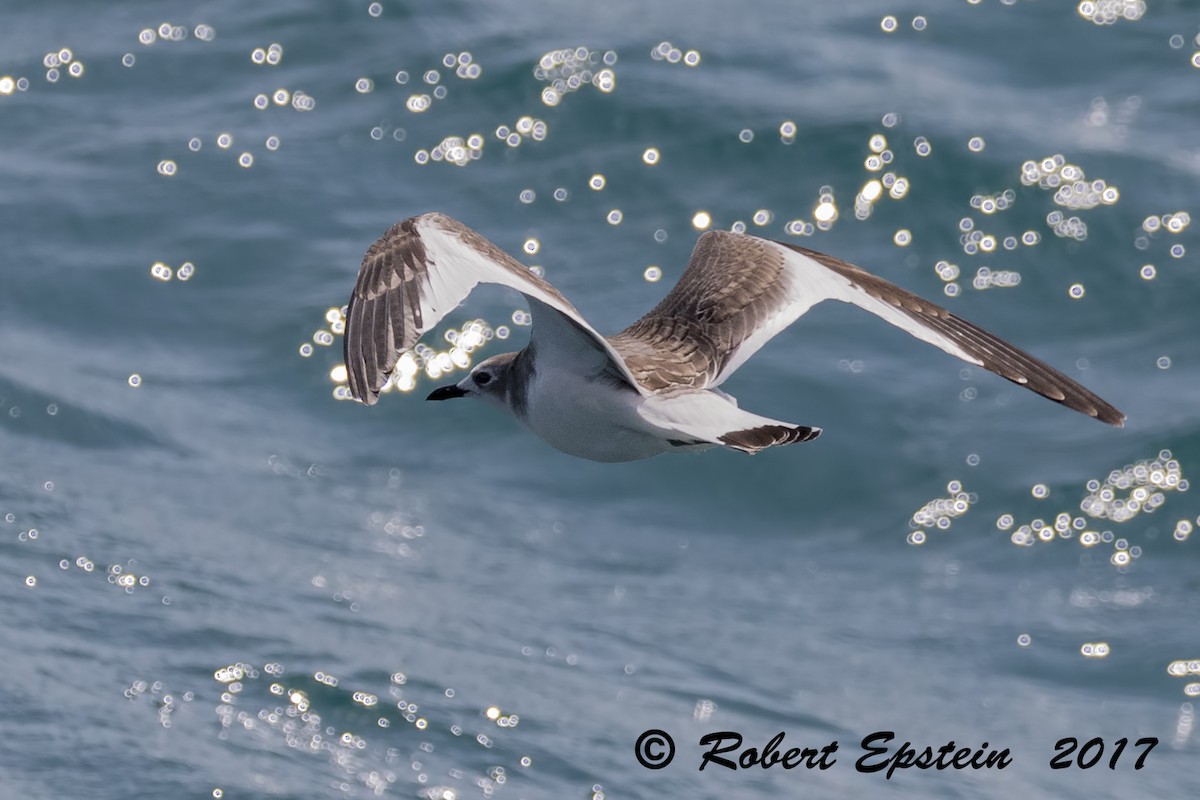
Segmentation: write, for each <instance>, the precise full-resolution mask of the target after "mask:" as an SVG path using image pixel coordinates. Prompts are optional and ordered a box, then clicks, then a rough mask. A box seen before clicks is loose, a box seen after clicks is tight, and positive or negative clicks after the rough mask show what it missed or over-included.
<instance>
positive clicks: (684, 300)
mask: <svg viewBox="0 0 1200 800" xmlns="http://www.w3.org/2000/svg"><path fill="white" fill-rule="evenodd" d="M785 269H786V267H785V265H784V263H783V258H782V257H781V255H780V254H779V252H778V251H777V250H775V249H774V248H772V247H771V246H770V245H769V244H768V243H767V242H765V241H763V240H761V239H755V238H752V237H748V236H735V235H734V234H729V233H724V232H720V231H710V232H708V233H705V234H704V235H703V236H701V237H700V239H699V241H697V242H696V248H695V250H693V251H692V258H691V260H690V261H689V262H688V266H687V269H686V270H684V273H683V275H682V276H681V277H680V279H679V282H678V283H677V284H675V287H674V288H673V289H672V290H671V291H670V293H668V294H667V296H666V297H664V298H663V299H662V301H661V302H660V303H659V304H658V305H656V306H655V307H654V308H652V309H651V310H650V311H649V312H648V313H647V314H646V315H645V316H643V317H642V318H641V319H639V320H638V321H637V322H635V323H633V324H632V325H630V326H629V327H628V328H626V329H625V330H623V331H621V332H620V333H618V334H616V335H615V336H611V337H609V341H610V342H611V343H612V345H613V347H614V348H616V350H617V351H618V352H619V353H620V354H621V355H622V356H623V357H624V358H625V363H626V364H627V365H628V366H629V369H630V370H631V371H632V372H633V374H634V375H635V376H636V377H637V379H638V382H639V383H641V384H642V385H643V386H645V387H646V388H648V389H650V390H651V391H654V392H660V391H664V390H667V389H672V388H680V387H681V386H682V387H686V388H696V389H703V388H705V387H706V386H708V385H709V384H711V383H712V382H713V381H714V379H715V378H716V377H717V375H719V374H720V373H721V370H722V369H723V368H724V366H725V364H726V362H727V361H728V360H729V358H730V356H732V355H733V353H734V351H736V350H737V348H738V346H739V345H741V343H742V342H743V341H745V340H746V338H747V337H748V336H750V335H751V334H752V333H754V331H755V330H756V329H757V328H758V327H759V325H761V324H762V322H763V321H764V320H766V319H767V318H768V317H770V316H771V315H772V314H774V313H775V310H776V309H778V308H779V307H780V306H781V305H783V304H785V303H787V302H788V289H787V284H786V280H785V275H784V270H785Z"/></svg>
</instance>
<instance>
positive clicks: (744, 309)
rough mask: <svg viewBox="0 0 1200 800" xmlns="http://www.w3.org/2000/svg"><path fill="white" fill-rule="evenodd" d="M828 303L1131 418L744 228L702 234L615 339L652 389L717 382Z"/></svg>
mask: <svg viewBox="0 0 1200 800" xmlns="http://www.w3.org/2000/svg"><path fill="white" fill-rule="evenodd" d="M822 300H841V301H843V302H846V303H853V304H854V305H856V306H858V307H859V308H862V309H864V310H866V311H870V312H871V313H872V314H875V315H876V316H878V317H881V318H883V319H884V320H887V321H888V322H890V323H891V324H893V325H895V326H896V327H898V328H900V329H902V330H904V331H907V332H908V333H909V334H911V335H913V336H915V337H916V338H918V339H920V340H922V341H925V342H928V343H929V344H932V345H934V346H935V347H938V348H940V349H942V350H944V351H946V352H947V353H949V354H950V355H953V356H957V357H958V358H961V359H962V360H963V361H966V362H968V363H970V364H975V365H976V366H980V367H984V368H985V369H988V370H991V371H992V372H994V373H996V374H997V375H1000V376H1001V377H1004V378H1007V379H1008V380H1010V381H1013V382H1014V383H1017V384H1020V385H1022V386H1024V387H1026V388H1027V389H1031V390H1033V391H1035V392H1037V393H1038V394H1040V395H1042V396H1044V397H1047V398H1049V399H1051V400H1053V401H1055V402H1057V403H1061V404H1063V405H1065V406H1067V407H1068V408H1072V409H1074V410H1076V411H1079V412H1081V413H1083V414H1087V415H1088V416H1091V417H1096V418H1097V419H1100V420H1102V421H1103V422H1107V423H1109V424H1110V425H1117V426H1120V425H1123V424H1124V421H1125V415H1124V414H1122V413H1121V412H1120V411H1118V410H1117V409H1116V408H1114V407H1113V406H1112V405H1110V404H1109V403H1106V402H1105V401H1104V400H1102V399H1100V398H1099V397H1097V396H1096V395H1095V394H1093V393H1092V392H1090V391H1088V390H1087V389H1085V388H1084V387H1083V386H1080V385H1079V384H1078V383H1076V382H1075V381H1073V380H1071V379H1070V378H1068V377H1067V376H1066V375H1063V374H1062V373H1061V372H1059V371H1058V370H1056V369H1054V368H1053V367H1051V366H1049V365H1048V364H1045V363H1043V362H1042V361H1039V360H1038V359H1036V358H1034V357H1033V356H1031V355H1029V354H1028V353H1026V352H1024V351H1022V350H1020V349H1018V348H1016V347H1014V346H1012V345H1011V344H1009V343H1008V342H1006V341H1004V340H1003V339H1001V338H999V337H998V336H995V335H993V334H991V333H988V332H987V331H985V330H983V329H982V328H980V327H978V326H976V325H973V324H971V323H970V322H967V321H966V320H964V319H961V318H959V317H956V316H955V315H954V314H951V313H950V312H949V311H947V310H946V309H944V308H941V307H940V306H937V305H934V304H933V303H930V302H929V301H927V300H924V299H922V298H920V297H918V296H917V295H915V294H912V293H911V292H908V291H905V290H904V289H901V288H900V287H898V286H896V285H894V284H892V283H889V282H888V281H885V280H884V279H883V278H880V277H877V276H875V275H872V274H871V273H869V272H867V271H866V270H863V269H861V268H859V267H856V266H854V265H853V264H848V263H846V262H845V261H841V260H839V259H836V258H833V257H832V256H827V255H825V254H823V253H818V252H816V251H814V250H809V249H807V248H804V247H799V246H797V245H792V244H784V243H782V242H775V241H771V240H768V239H759V238H757V237H754V236H746V235H742V234H736V233H727V232H723V231H713V232H710V233H706V234H704V235H703V236H702V237H700V241H699V242H698V243H697V244H696V249H695V251H694V252H693V253H692V259H691V261H690V262H689V263H688V267H687V270H686V271H685V272H684V273H683V276H682V277H681V278H680V279H679V283H678V284H676V286H675V288H674V289H672V290H671V292H670V294H668V295H667V296H666V297H665V298H663V300H662V302H661V303H659V304H658V305H657V306H656V307H655V308H654V309H653V310H651V311H650V313H648V314H646V316H644V317H642V318H641V319H639V320H638V321H637V322H635V323H634V324H633V325H631V326H629V327H628V328H626V329H625V330H624V331H622V332H621V333H619V334H617V335H616V336H613V337H611V338H610V341H611V342H612V344H613V346H614V347H616V349H617V350H618V351H619V352H621V353H622V355H623V356H624V357H625V361H626V364H627V365H628V367H629V369H630V371H631V372H633V374H634V376H635V377H636V378H637V379H638V381H640V382H642V383H643V385H645V386H647V387H648V388H650V389H651V390H652V391H666V390H669V389H670V388H671V387H672V386H676V385H678V384H681V383H682V384H683V385H686V386H691V387H694V388H698V389H699V388H712V387H715V386H719V385H720V384H721V383H722V382H723V381H724V380H725V379H726V378H728V377H729V376H730V375H731V374H733V372H734V370H736V369H737V368H738V367H739V366H741V365H742V364H743V363H745V361H746V359H748V358H750V356H752V355H753V354H754V353H755V352H757V351H758V349H759V348H761V347H762V346H763V345H764V344H766V343H767V342H768V341H769V340H770V339H771V338H772V337H774V336H775V335H776V334H777V333H779V332H780V331H782V330H783V329H784V328H786V327H787V326H789V325H791V324H792V323H793V322H795V321H796V320H797V319H798V318H799V317H800V315H802V314H803V313H804V312H805V311H807V310H808V309H810V308H812V307H813V306H814V305H816V304H817V303H819V302H821V301H822Z"/></svg>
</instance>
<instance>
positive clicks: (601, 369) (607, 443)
mask: <svg viewBox="0 0 1200 800" xmlns="http://www.w3.org/2000/svg"><path fill="white" fill-rule="evenodd" d="M480 283H495V284H500V285H501V286H507V287H509V288H510V289H515V290H517V291H518V292H520V293H521V294H523V295H525V297H526V298H527V299H528V300H529V305H530V310H531V312H532V314H533V328H532V332H531V335H530V338H529V344H528V345H527V346H526V347H525V348H524V349H523V350H519V351H517V352H515V353H503V354H501V355H496V356H492V357H491V358H488V359H486V360H485V361H482V362H480V363H479V364H477V365H476V366H475V367H474V368H473V369H472V370H471V372H470V374H468V375H467V377H465V378H463V379H462V380H461V381H459V382H458V383H456V384H453V385H450V386H443V387H441V388H440V389H437V390H435V391H434V392H433V393H432V394H430V395H429V397H428V398H427V399H429V400H449V399H451V398H456V397H475V398H480V399H483V400H487V401H489V402H491V403H492V404H494V405H497V406H499V407H501V408H503V409H506V410H507V411H509V412H510V413H511V414H512V415H513V416H515V417H516V418H517V419H518V420H520V421H521V422H522V423H524V424H525V425H526V426H527V427H528V428H529V429H530V430H531V431H533V432H534V433H535V434H537V435H538V436H540V437H541V438H542V439H544V440H545V441H547V442H548V443H549V444H550V445H552V446H553V447H555V448H557V449H559V450H561V451H563V452H564V453H569V454H571V455H574V456H579V457H581V458H587V459H591V460H594V461H633V460H637V459H642V458H649V457H651V456H655V455H658V454H659V453H665V452H668V451H674V450H679V451H687V450H701V449H707V448H710V447H716V446H724V447H727V448H730V449H733V450H738V451H741V452H743V453H756V452H758V451H759V450H763V449H765V448H767V447H774V446H776V445H784V444H792V443H795V442H808V441H811V440H813V439H815V438H816V437H817V436H818V435H820V433H821V429H820V428H815V427H811V426H807V425H797V424H795V423H791V422H782V421H780V420H774V419H768V418H767V417H762V416H759V415H757V414H752V413H750V412H748V411H743V410H742V409H740V408H738V405H737V400H735V399H734V398H733V397H731V396H730V395H728V394H726V393H725V392H723V391H721V390H720V388H718V387H720V385H721V384H722V383H723V382H724V381H725V380H726V379H727V378H728V377H729V376H730V375H732V374H733V373H734V371H735V370H737V368H738V367H740V366H741V365H742V364H743V363H745V362H746V360H747V359H748V358H750V357H751V356H752V355H754V353H755V352H757V351H758V349H759V348H760V347H762V346H763V345H764V344H766V343H767V341H769V340H770V339H771V338H772V337H773V336H775V335H776V334H777V333H779V332H780V331H782V330H783V329H784V328H786V327H788V326H789V325H791V324H792V323H793V322H795V321H796V319H798V318H799V317H800V315H802V314H803V313H804V312H805V311H808V309H810V308H812V307H813V306H814V305H816V304H817V303H819V302H821V301H822V300H841V301H843V302H847V303H853V304H854V305H856V306H858V307H859V308H861V309H864V310H866V311H869V312H871V313H872V314H874V315H876V316H878V317H880V318H882V319H884V320H886V321H887V322H890V323H891V324H892V325H895V326H896V327H897V328H900V329H901V330H904V331H906V332H908V333H909V334H911V335H913V336H915V337H916V338H918V339H920V340H922V341H925V342H928V343H929V344H932V345H934V346H935V347H938V348H940V349H942V350H944V351H946V352H947V353H949V354H950V355H953V356H957V357H958V358H960V359H962V360H963V361H966V362H967V363H969V364H974V365H976V366H979V367H983V368H985V369H988V370H990V371H992V372H994V373H996V374H997V375H1000V376H1001V377H1003V378H1007V379H1008V380H1010V381H1013V382H1014V383H1017V384H1020V385H1021V386H1024V387H1026V388H1027V389H1031V390H1032V391H1035V392H1037V393H1038V394H1040V395H1042V396H1044V397H1048V398H1049V399H1051V400H1053V401H1055V402H1057V403H1061V404H1062V405H1064V406H1066V407H1067V408H1071V409H1074V410H1076V411H1079V412H1080V413H1083V414H1087V415H1088V416H1090V417H1095V418H1096V419H1099V420H1101V421H1102V422H1107V423H1108V424H1110V425H1116V426H1118V427H1119V426H1121V425H1123V424H1124V421H1125V415H1124V414H1122V413H1121V412H1120V411H1118V410H1117V409H1116V408H1114V407H1113V406H1112V405H1110V404H1109V403H1107V402H1105V401H1104V400H1101V399H1100V398H1099V397H1097V396H1096V395H1095V394H1093V393H1092V392H1090V391H1088V390H1087V389H1085V388H1084V387H1083V386H1080V385H1079V384H1078V383H1076V382H1075V381H1073V380H1071V379H1070V378H1068V377H1067V376H1066V375H1063V374H1062V373H1061V372H1059V371H1058V370H1056V369H1054V368H1053V367H1051V366H1049V365H1048V364H1045V363H1043V362H1041V361H1039V360H1038V359H1036V358H1034V357H1033V356H1031V355H1029V354H1028V353H1026V352H1024V351H1022V350H1020V349H1018V348H1016V347H1014V346H1013V345H1011V344H1009V343H1008V342H1006V341H1004V340H1003V339H1000V338H999V337H997V336H995V335H993V334H991V333H988V332H987V331H985V330H983V329H982V328H979V327H977V326H975V325H973V324H971V323H970V322H967V321H966V320H964V319H961V318H959V317H957V316H955V315H954V314H951V313H950V312H949V311H947V310H945V309H944V308H941V307H939V306H937V305H934V304H933V303H931V302H929V301H927V300H924V299H922V298H920V297H918V296H917V295H915V294H912V293H911V292H908V291H905V290H904V289H901V288H900V287H898V286H895V285H893V284H891V283H889V282H888V281H885V280H884V279H882V278H880V277H877V276H875V275H872V274H871V273H869V272H867V271H866V270H863V269H861V268H859V267H856V266H854V265H853V264H849V263H847V262H845V261H842V260H840V259H837V258H834V257H833V256H828V255H825V254H823V253H818V252H816V251H815V250H809V249H808V248H805V247H800V246H798V245H794V244H787V243H784V242H776V241H773V240H770V239H761V238H759V237H757V236H749V235H746V234H739V233H731V232H726V231H709V232H707V233H705V234H703V235H702V236H701V237H700V239H699V241H697V243H696V248H695V250H694V251H693V252H692V258H691V261H689V263H688V267H687V270H686V271H685V272H684V273H683V276H682V277H681V278H680V279H679V283H677V284H676V285H675V288H673V289H672V290H671V291H670V293H668V294H667V296H666V297H664V298H663V300H662V302H660V303H659V304H658V305H657V306H655V307H654V308H653V309H651V310H650V312H649V313H647V314H646V315H645V316H643V317H642V318H641V319H639V320H638V321H637V322H635V323H633V324H632V325H630V326H629V327H628V328H626V329H625V330H623V331H621V332H620V333H618V334H616V335H615V336H609V337H605V336H601V335H600V334H599V333H597V332H596V330H595V329H594V328H592V326H591V325H590V324H588V322H587V320H586V319H584V318H583V315H581V314H580V313H579V312H578V311H577V310H576V309H575V307H574V306H573V305H571V303H570V302H569V301H568V300H567V299H566V298H565V297H563V296H562V295H561V294H560V293H559V292H558V290H557V289H555V288H554V287H553V286H551V285H550V284H549V283H548V282H547V281H546V280H545V279H543V278H542V277H540V276H539V275H537V274H536V273H534V272H533V271H531V270H530V269H529V268H528V267H527V266H525V265H524V264H521V263H520V262H518V261H517V260H516V259H514V258H513V257H512V256H510V255H508V254H507V253H505V252H504V251H503V250H501V249H500V248H498V247H497V246H496V245H494V244H492V243H491V242H489V241H488V240H487V239H485V238H484V237H483V236H481V235H480V234H479V233H476V232H475V231H473V230H472V229H470V228H468V227H467V226H466V225H463V224H462V223H461V222H458V221H457V220H454V219H451V218H450V217H448V216H446V215H444V214H439V213H429V214H422V215H421V216H417V217H411V218H409V219H406V220H404V221H403V222H400V223H397V224H396V225H394V226H392V227H391V229H389V230H388V231H387V233H385V234H384V235H383V236H382V237H381V238H380V239H379V240H378V241H377V242H375V243H374V244H373V245H371V247H370V249H369V250H367V254H366V256H365V257H364V258H363V262H362V267H361V268H360V270H359V273H358V281H357V282H356V284H355V286H354V292H353V293H352V294H351V296H350V303H349V305H348V306H347V309H346V332H345V356H346V370H347V375H348V378H349V383H350V393H351V394H352V395H353V396H354V397H355V398H356V399H358V400H360V401H362V402H364V403H366V404H367V405H374V404H375V403H376V402H377V401H378V399H379V392H380V390H381V389H382V388H383V386H384V384H385V383H386V382H387V380H388V377H389V375H390V374H391V372H392V370H393V369H394V368H395V366H396V362H397V360H398V358H399V356H400V354H401V353H402V352H404V351H406V350H409V349H410V348H412V346H413V345H415V344H416V342H417V340H418V339H419V338H420V336H421V335H422V334H423V333H425V332H426V331H428V330H429V329H430V328H432V327H433V326H435V325H437V323H438V322H439V321H440V320H441V319H442V318H443V317H444V316H445V315H446V314H447V313H448V312H449V311H450V310H451V309H453V308H455V307H456V306H458V304H459V303H460V302H462V301H463V300H464V299H465V298H466V297H467V295H468V294H470V292H471V290H472V289H474V288H475V286H476V285H478V284H480Z"/></svg>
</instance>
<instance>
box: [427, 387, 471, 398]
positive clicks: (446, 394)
mask: <svg viewBox="0 0 1200 800" xmlns="http://www.w3.org/2000/svg"><path fill="white" fill-rule="evenodd" d="M466 394H467V390H466V389H460V388H458V387H457V386H455V385H454V384H450V385H449V386H442V387H440V388H438V389H434V390H433V391H432V392H430V393H429V397H426V398H425V399H426V400H453V399H454V398H456V397H465V396H466Z"/></svg>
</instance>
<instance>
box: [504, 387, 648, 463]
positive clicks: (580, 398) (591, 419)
mask: <svg viewBox="0 0 1200 800" xmlns="http://www.w3.org/2000/svg"><path fill="white" fill-rule="evenodd" d="M640 401H641V395H639V394H638V393H637V392H634V391H632V390H630V389H627V388H623V387H621V388H618V387H615V386H613V384H612V383H611V382H609V381H604V380H602V379H601V380H589V379H588V378H586V377H583V376H580V375H578V374H576V373H573V372H569V371H566V370H555V369H539V370H537V371H535V373H534V375H533V379H532V380H531V382H530V384H529V389H528V392H527V394H526V405H525V415H524V419H523V420H522V421H523V422H524V423H525V424H526V425H527V426H528V427H529V429H530V430H531V431H533V432H534V433H535V434H537V435H538V436H539V437H541V438H542V439H544V440H545V441H546V442H547V443H549V444H550V445H551V446H553V447H554V448H556V449H558V450H561V451H563V452H564V453H568V454H570V455H573V456H578V457H580V458H586V459H590V460H592V461H636V460H638V459H642V458H649V457H651V456H655V455H658V454H659V453H662V452H664V451H666V450H667V449H668V448H669V447H670V445H669V444H668V443H667V442H665V441H664V440H662V439H660V438H659V437H658V436H656V435H654V433H653V432H652V431H650V430H649V429H648V428H647V426H646V425H645V424H644V423H643V422H642V420H641V417H639V416H638V414H637V411H636V408H637V403H638V402H640Z"/></svg>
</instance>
